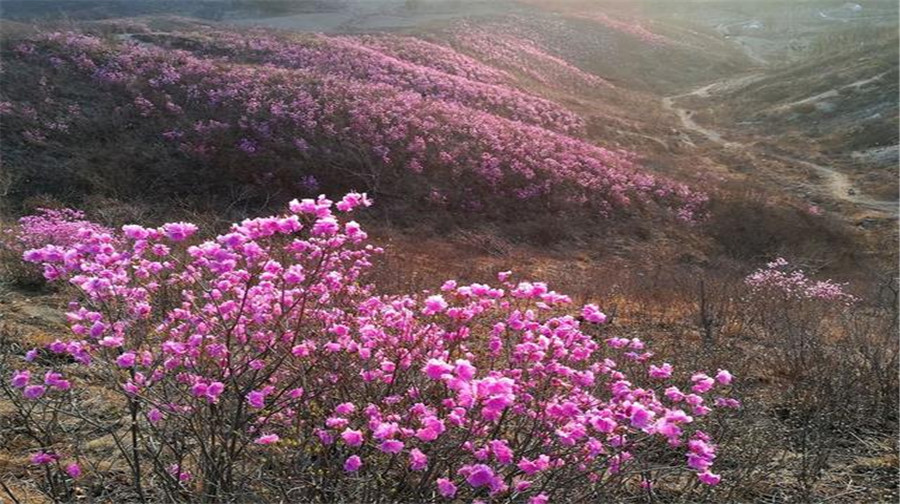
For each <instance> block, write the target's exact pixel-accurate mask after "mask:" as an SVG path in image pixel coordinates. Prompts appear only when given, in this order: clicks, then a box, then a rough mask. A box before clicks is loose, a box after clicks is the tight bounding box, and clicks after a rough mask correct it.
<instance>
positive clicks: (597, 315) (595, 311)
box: [581, 304, 607, 324]
mask: <svg viewBox="0 0 900 504" xmlns="http://www.w3.org/2000/svg"><path fill="white" fill-rule="evenodd" d="M581 316H582V317H584V320H586V321H588V322H591V323H594V324H603V323H605V322H606V318H607V317H606V314H604V313H603V312H601V311H600V308H598V307H597V305H595V304H588V305H584V308H582V309H581Z"/></svg>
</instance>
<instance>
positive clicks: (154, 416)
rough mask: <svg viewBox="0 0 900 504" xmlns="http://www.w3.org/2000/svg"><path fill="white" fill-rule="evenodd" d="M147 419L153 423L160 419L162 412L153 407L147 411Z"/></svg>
mask: <svg viewBox="0 0 900 504" xmlns="http://www.w3.org/2000/svg"><path fill="white" fill-rule="evenodd" d="M147 420H149V421H150V423H153V424H155V423H157V422H159V421H160V420H162V412H160V411H159V410H158V409H156V408H153V409H152V410H150V411H148V412H147Z"/></svg>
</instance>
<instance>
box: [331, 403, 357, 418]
mask: <svg viewBox="0 0 900 504" xmlns="http://www.w3.org/2000/svg"><path fill="white" fill-rule="evenodd" d="M354 411H356V406H354V405H353V403H350V402H345V403H341V404H338V405H337V407H335V408H334V412H335V413H337V414H338V415H342V416H343V415H349V414H351V413H353V412H354Z"/></svg>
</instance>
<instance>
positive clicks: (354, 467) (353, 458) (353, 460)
mask: <svg viewBox="0 0 900 504" xmlns="http://www.w3.org/2000/svg"><path fill="white" fill-rule="evenodd" d="M362 465H363V463H362V459H360V458H359V456H358V455H350V456H349V457H347V460H346V461H344V471H347V472H356V471H358V470H359V468H360V467H362Z"/></svg>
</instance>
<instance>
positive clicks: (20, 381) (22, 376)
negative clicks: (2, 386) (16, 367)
mask: <svg viewBox="0 0 900 504" xmlns="http://www.w3.org/2000/svg"><path fill="white" fill-rule="evenodd" d="M30 379H31V373H30V372H29V371H28V370H24V371H16V372H14V373H13V377H12V380H11V381H10V383H11V384H12V386H13V387H15V388H23V387H25V386H26V385H28V381H29V380H30Z"/></svg>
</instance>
